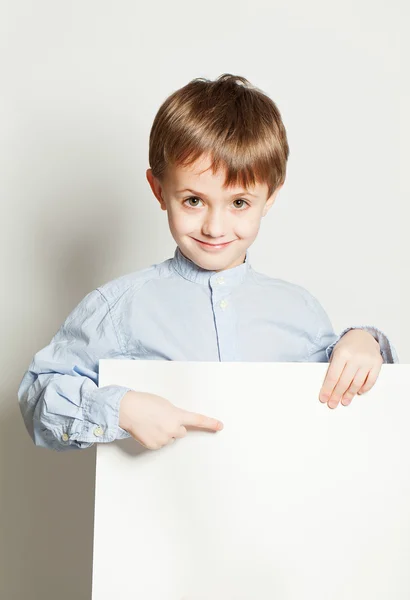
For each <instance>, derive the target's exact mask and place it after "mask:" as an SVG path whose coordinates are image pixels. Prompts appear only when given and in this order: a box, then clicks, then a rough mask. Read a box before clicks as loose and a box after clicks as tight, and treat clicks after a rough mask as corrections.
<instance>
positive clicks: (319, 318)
mask: <svg viewBox="0 0 410 600" xmlns="http://www.w3.org/2000/svg"><path fill="white" fill-rule="evenodd" d="M312 307H313V311H314V316H313V322H314V324H315V331H316V332H317V333H316V336H315V335H314V333H313V342H312V344H311V346H310V349H309V351H308V356H307V359H306V362H329V361H330V357H331V355H332V352H333V349H334V347H335V346H336V344H337V343H338V342H339V341H340V340H341V338H342V337H343V336H344V335H345V334H346V333H347V332H348V331H351V330H352V329H363V330H365V331H368V332H369V333H370V334H371V335H372V336H373V337H374V339H375V340H376V341H377V342H378V343H379V346H380V354H381V355H382V358H383V362H384V363H398V362H399V357H398V355H397V352H396V349H395V348H394V346H393V344H392V343H391V342H390V340H389V338H388V337H387V335H386V334H385V333H383V332H382V331H380V329H378V328H377V327H373V326H371V325H357V326H352V327H347V328H346V329H344V330H343V331H342V333H341V334H340V335H337V334H336V333H335V332H334V331H333V327H332V324H331V322H330V320H329V317H328V316H327V314H326V312H325V310H324V309H323V307H322V306H321V304H320V303H319V302H318V301H317V300H316V299H315V298H313V297H312Z"/></svg>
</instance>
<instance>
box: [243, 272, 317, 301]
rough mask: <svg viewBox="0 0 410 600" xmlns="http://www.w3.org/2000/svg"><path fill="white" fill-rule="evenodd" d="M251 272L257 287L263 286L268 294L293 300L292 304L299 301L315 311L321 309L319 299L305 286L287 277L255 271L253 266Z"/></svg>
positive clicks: (285, 299) (283, 299)
mask: <svg viewBox="0 0 410 600" xmlns="http://www.w3.org/2000/svg"><path fill="white" fill-rule="evenodd" d="M250 272H251V277H252V280H253V282H254V283H255V285H256V286H257V287H260V288H263V289H264V293H267V294H268V295H269V294H270V293H271V294H272V295H274V296H275V298H276V299H281V300H282V301H286V302H292V304H295V303H296V304H298V303H299V304H300V305H303V306H304V307H305V308H306V307H307V308H309V309H311V310H314V311H317V310H320V309H321V306H320V303H319V301H318V299H317V298H316V297H315V296H314V295H313V294H312V293H311V292H309V291H308V290H307V289H306V288H305V287H303V286H301V285H299V284H297V283H294V282H291V281H287V280H286V279H281V278H278V277H272V276H270V275H267V274H266V273H261V272H259V271H255V269H253V268H251V269H250Z"/></svg>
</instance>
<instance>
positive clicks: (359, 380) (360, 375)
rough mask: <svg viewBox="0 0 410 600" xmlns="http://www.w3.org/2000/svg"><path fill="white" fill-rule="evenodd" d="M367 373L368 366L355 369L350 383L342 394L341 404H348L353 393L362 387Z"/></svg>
mask: <svg viewBox="0 0 410 600" xmlns="http://www.w3.org/2000/svg"><path fill="white" fill-rule="evenodd" d="M368 373H369V368H368V367H361V368H360V369H359V370H358V371H357V373H356V375H355V376H354V379H353V381H352V383H351V384H350V387H349V388H348V390H346V392H345V393H344V394H343V397H342V401H341V402H342V404H343V406H349V404H350V403H351V401H352V400H353V398H354V396H355V394H357V392H358V391H359V390H360V388H361V387H362V385H363V383H364V382H365V381H366V377H367V375H368Z"/></svg>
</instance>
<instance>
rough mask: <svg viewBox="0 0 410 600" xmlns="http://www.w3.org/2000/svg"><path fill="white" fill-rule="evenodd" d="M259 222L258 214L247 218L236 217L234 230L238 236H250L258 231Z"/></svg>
mask: <svg viewBox="0 0 410 600" xmlns="http://www.w3.org/2000/svg"><path fill="white" fill-rule="evenodd" d="M260 222H261V220H260V218H259V216H255V217H253V216H252V217H250V216H249V217H248V218H247V219H238V220H237V222H236V224H235V232H236V233H237V234H238V235H239V236H240V237H244V238H246V237H248V238H249V237H252V236H254V235H256V234H257V233H258V231H259V226H260Z"/></svg>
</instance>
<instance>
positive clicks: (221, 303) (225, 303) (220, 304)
mask: <svg viewBox="0 0 410 600" xmlns="http://www.w3.org/2000/svg"><path fill="white" fill-rule="evenodd" d="M219 306H220V307H221V308H226V307H227V306H228V303H227V301H226V300H221V301H220V303H219Z"/></svg>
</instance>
